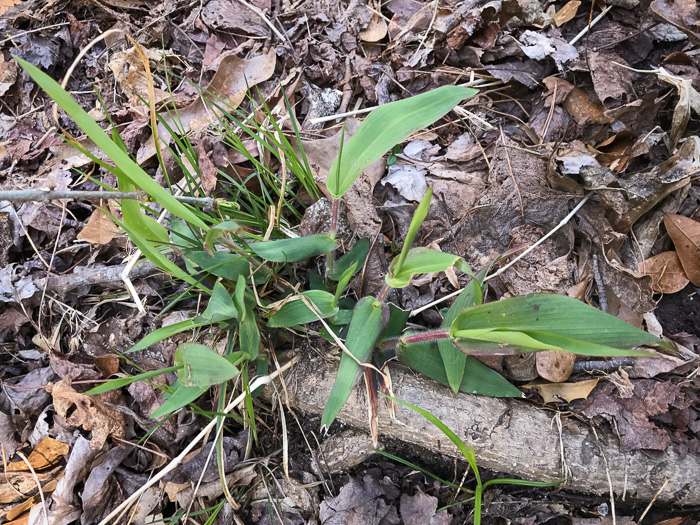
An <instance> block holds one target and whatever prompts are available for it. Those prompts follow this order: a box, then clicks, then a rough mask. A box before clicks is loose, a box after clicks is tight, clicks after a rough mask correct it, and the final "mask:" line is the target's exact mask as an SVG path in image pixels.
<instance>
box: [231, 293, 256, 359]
mask: <svg viewBox="0 0 700 525" xmlns="http://www.w3.org/2000/svg"><path fill="white" fill-rule="evenodd" d="M245 290H246V285H245V280H243V279H239V280H238V282H237V283H236V291H235V293H234V294H233V302H234V304H235V305H236V310H238V312H239V313H238V338H239V340H240V346H241V350H242V351H243V352H245V353H246V355H247V356H248V359H250V360H251V361H252V360H254V359H255V358H257V357H258V352H260V330H259V329H258V323H257V321H256V320H255V313H254V312H253V305H252V304H251V302H250V301H247V300H246V298H245Z"/></svg>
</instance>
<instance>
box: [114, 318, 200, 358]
mask: <svg viewBox="0 0 700 525" xmlns="http://www.w3.org/2000/svg"><path fill="white" fill-rule="evenodd" d="M208 324H210V323H209V322H199V321H197V319H185V320H184V321H180V322H179V323H174V324H171V325H168V326H163V327H162V328H158V329H157V330H154V331H153V332H151V333H150V334H148V335H147V336H146V337H144V338H143V339H141V340H140V341H139V342H138V343H136V345H134V346H133V347H132V348H130V349H129V350H127V351H126V352H124V353H126V354H129V353H131V352H137V351H139V350H143V349H144V348H148V347H149V346H151V345H154V344H156V343H157V342H159V341H162V340H163V339H167V338H168V337H172V336H173V335H175V334H179V333H180V332H184V331H185V330H191V329H192V328H198V327H200V326H204V325H208Z"/></svg>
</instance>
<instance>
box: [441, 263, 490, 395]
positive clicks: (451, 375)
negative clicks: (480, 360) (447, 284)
mask: <svg viewBox="0 0 700 525" xmlns="http://www.w3.org/2000/svg"><path fill="white" fill-rule="evenodd" d="M490 267H491V266H490V265H489V266H487V267H486V268H484V269H482V270H481V271H480V272H479V274H478V275H477V276H476V277H475V278H473V279H472V280H471V281H470V282H469V284H467V286H465V287H464V290H462V293H460V294H459V295H458V296H457V299H455V301H454V302H453V303H452V306H450V309H449V310H448V311H447V314H445V319H444V320H443V322H442V328H443V329H449V328H450V326H452V323H453V321H454V320H455V319H456V318H457V316H458V315H459V314H460V312H462V311H463V310H465V309H467V308H471V307H472V306H474V305H475V304H481V302H482V290H481V286H482V285H483V283H484V279H485V278H486V275H487V274H488V272H489V269H490ZM437 346H438V349H439V350H440V356H441V357H442V361H443V363H444V364H445V373H446V374H447V381H448V383H449V384H450V388H451V389H452V391H453V392H454V393H455V394H456V393H457V392H458V391H459V388H460V385H461V384H462V378H463V377H464V367H465V365H466V362H467V356H466V355H465V354H463V353H462V352H460V351H459V350H458V349H457V348H455V346H454V345H453V344H452V342H451V341H450V340H449V339H438V341H437Z"/></svg>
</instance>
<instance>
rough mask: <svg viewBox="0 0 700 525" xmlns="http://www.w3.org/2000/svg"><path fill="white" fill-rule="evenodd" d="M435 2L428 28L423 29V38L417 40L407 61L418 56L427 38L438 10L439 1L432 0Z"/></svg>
mask: <svg viewBox="0 0 700 525" xmlns="http://www.w3.org/2000/svg"><path fill="white" fill-rule="evenodd" d="M434 2H435V8H434V9H433V18H432V19H431V20H430V24H429V25H428V29H426V30H425V34H424V35H423V38H422V39H421V41H420V42H418V47H417V48H416V51H415V53H413V56H412V57H411V60H410V61H409V62H413V61H414V60H415V59H416V57H417V56H418V53H420V50H421V48H422V47H423V44H425V41H426V40H427V39H428V34H429V33H430V30H431V29H432V28H433V24H434V23H435V19H436V18H437V12H438V6H439V4H440V2H439V1H438V0H434Z"/></svg>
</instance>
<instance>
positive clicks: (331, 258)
mask: <svg viewBox="0 0 700 525" xmlns="http://www.w3.org/2000/svg"><path fill="white" fill-rule="evenodd" d="M339 208H340V199H333V208H332V211H331V231H330V236H331V239H333V240H335V238H336V236H337V234H338V209H339ZM334 268H335V249H333V251H331V252H329V253H327V254H326V279H328V278H329V276H331V275H333V269H334Z"/></svg>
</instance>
